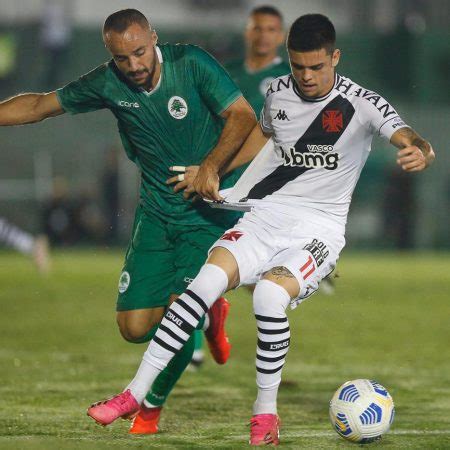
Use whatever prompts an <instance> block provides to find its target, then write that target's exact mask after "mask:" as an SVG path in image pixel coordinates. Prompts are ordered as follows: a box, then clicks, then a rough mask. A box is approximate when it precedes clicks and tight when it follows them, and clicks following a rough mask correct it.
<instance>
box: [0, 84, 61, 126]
mask: <svg viewBox="0 0 450 450" xmlns="http://www.w3.org/2000/svg"><path fill="white" fill-rule="evenodd" d="M63 113H64V109H63V108H62V107H61V105H60V103H59V101H58V98H57V96H56V93H55V92H49V93H46V94H19V95H16V96H15V97H11V98H9V99H7V100H5V101H3V102H1V103H0V126H7V125H24V124H26V123H34V122H40V121H41V120H44V119H46V118H48V117H54V116H58V115H60V114H63Z"/></svg>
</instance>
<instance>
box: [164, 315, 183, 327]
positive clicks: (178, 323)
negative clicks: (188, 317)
mask: <svg viewBox="0 0 450 450" xmlns="http://www.w3.org/2000/svg"><path fill="white" fill-rule="evenodd" d="M166 317H167V318H168V319H169V320H171V321H172V322H174V323H176V324H177V325H178V326H179V327H181V326H182V325H183V321H182V320H181V319H180V318H179V317H177V316H175V314H173V313H172V312H170V311H167V313H166Z"/></svg>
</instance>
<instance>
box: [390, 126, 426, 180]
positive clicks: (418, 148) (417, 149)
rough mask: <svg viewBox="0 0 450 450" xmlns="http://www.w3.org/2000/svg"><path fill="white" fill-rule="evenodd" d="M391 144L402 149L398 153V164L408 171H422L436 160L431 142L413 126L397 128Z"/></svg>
mask: <svg viewBox="0 0 450 450" xmlns="http://www.w3.org/2000/svg"><path fill="white" fill-rule="evenodd" d="M391 144H393V145H395V146H396V147H397V148H399V149H400V150H399V151H398V153H397V164H398V165H399V166H401V168H402V169H403V170H404V171H406V172H420V171H421V170H425V169H426V168H427V167H428V166H429V165H430V164H431V163H432V162H433V161H434V158H435V155H434V151H433V148H432V147H431V144H430V143H429V142H427V141H426V140H425V139H423V138H422V137H421V136H419V135H418V134H417V133H416V132H415V131H414V130H413V129H412V128H408V127H405V128H400V130H397V131H396V132H395V133H394V134H393V135H392V137H391Z"/></svg>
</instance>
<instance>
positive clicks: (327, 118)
mask: <svg viewBox="0 0 450 450" xmlns="http://www.w3.org/2000/svg"><path fill="white" fill-rule="evenodd" d="M343 127H344V120H343V117H342V112H341V111H339V110H338V109H329V110H327V111H324V112H323V113H322V128H323V129H324V130H325V131H326V132H327V133H339V131H341V130H342V128H343Z"/></svg>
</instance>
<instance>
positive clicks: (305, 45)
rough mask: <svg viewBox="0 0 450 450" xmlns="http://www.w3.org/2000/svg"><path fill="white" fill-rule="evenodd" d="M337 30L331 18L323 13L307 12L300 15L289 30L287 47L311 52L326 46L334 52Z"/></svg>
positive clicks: (328, 50) (297, 50) (296, 50)
mask: <svg viewBox="0 0 450 450" xmlns="http://www.w3.org/2000/svg"><path fill="white" fill-rule="evenodd" d="M335 43H336V30H335V29H334V25H333V24H332V23H331V21H330V19H329V18H328V17H326V16H323V15H322V14H305V15H304V16H301V17H299V18H298V19H297V20H296V21H295V22H294V23H293V24H292V25H291V28H290V30H289V34H288V38H287V47H288V49H290V50H294V51H295V52H309V51H312V50H320V49H321V48H324V49H325V50H326V51H327V53H328V54H330V53H333V51H334V49H335Z"/></svg>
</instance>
